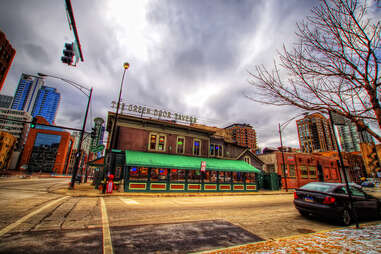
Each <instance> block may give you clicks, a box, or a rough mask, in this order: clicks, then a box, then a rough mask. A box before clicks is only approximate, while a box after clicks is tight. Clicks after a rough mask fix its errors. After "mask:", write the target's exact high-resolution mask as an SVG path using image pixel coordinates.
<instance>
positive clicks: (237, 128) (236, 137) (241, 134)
mask: <svg viewBox="0 0 381 254" xmlns="http://www.w3.org/2000/svg"><path fill="white" fill-rule="evenodd" d="M225 130H226V131H227V133H228V135H229V136H230V137H231V138H232V140H233V141H234V142H236V143H237V144H238V145H240V146H246V147H248V148H250V149H252V150H253V151H255V150H256V149H257V136H256V134H255V130H254V129H253V127H252V126H251V125H249V124H240V123H235V124H232V125H229V126H228V127H226V128H225Z"/></svg>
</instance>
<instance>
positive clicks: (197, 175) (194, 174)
mask: <svg viewBox="0 0 381 254" xmlns="http://www.w3.org/2000/svg"><path fill="white" fill-rule="evenodd" d="M200 182H201V172H200V170H188V183H200Z"/></svg>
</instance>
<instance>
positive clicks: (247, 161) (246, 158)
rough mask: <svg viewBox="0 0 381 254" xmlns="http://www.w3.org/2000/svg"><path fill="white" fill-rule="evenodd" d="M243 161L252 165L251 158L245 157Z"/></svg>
mask: <svg viewBox="0 0 381 254" xmlns="http://www.w3.org/2000/svg"><path fill="white" fill-rule="evenodd" d="M243 160H244V161H245V162H246V163H248V164H251V160H250V157H249V156H245V157H243Z"/></svg>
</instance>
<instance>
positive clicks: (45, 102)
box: [32, 86, 61, 124]
mask: <svg viewBox="0 0 381 254" xmlns="http://www.w3.org/2000/svg"><path fill="white" fill-rule="evenodd" d="M60 98H61V95H60V94H59V93H58V92H57V90H56V89H55V88H53V87H47V86H42V87H41V88H40V90H39V91H38V94H37V97H36V100H35V102H34V107H33V111H32V116H33V117H36V116H42V117H44V118H45V119H46V120H47V121H48V122H49V123H50V124H53V123H54V121H55V119H56V113H57V108H58V105H59V102H60Z"/></svg>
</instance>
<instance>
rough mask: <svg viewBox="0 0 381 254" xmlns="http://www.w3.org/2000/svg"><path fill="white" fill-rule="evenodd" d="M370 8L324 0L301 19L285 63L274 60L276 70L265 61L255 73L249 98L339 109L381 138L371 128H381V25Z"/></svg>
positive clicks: (353, 0)
mask: <svg viewBox="0 0 381 254" xmlns="http://www.w3.org/2000/svg"><path fill="white" fill-rule="evenodd" d="M373 7H374V8H376V7H375V6H373ZM369 8H371V5H369V3H367V2H365V0H364V1H362V0H321V2H320V5H319V6H317V7H314V8H313V9H312V14H311V15H310V16H308V17H307V18H306V19H305V20H304V21H302V22H301V23H298V24H297V28H298V29H297V33H296V35H297V38H298V42H297V43H296V45H295V46H294V48H293V49H292V50H288V49H286V47H285V46H283V51H282V52H281V53H279V59H280V65H279V66H278V65H277V63H276V62H274V69H273V70H271V71H269V70H267V69H266V68H265V67H264V66H263V65H260V66H256V69H255V72H254V73H253V72H250V75H251V76H252V80H251V81H250V84H252V85H253V86H254V87H255V88H256V90H255V92H256V97H255V98H252V97H249V98H250V99H252V100H253V101H257V102H261V103H266V104H271V105H279V106H281V105H291V106H295V107H298V108H301V109H304V110H307V111H320V112H322V113H327V112H328V111H332V112H336V113H337V114H339V115H342V116H345V117H347V118H348V119H350V120H351V121H352V122H354V123H356V125H357V127H359V128H361V129H362V130H366V131H368V133H370V134H371V135H372V136H374V137H375V138H376V139H377V140H378V141H380V142H381V136H380V135H379V134H377V133H376V131H375V129H372V128H370V127H368V123H376V124H378V128H377V129H380V128H381V106H380V101H379V98H378V94H379V92H380V81H381V79H380V67H381V64H380V60H381V24H380V18H379V17H378V18H372V17H371V15H369V12H368V11H369ZM377 51H378V54H379V55H377Z"/></svg>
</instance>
